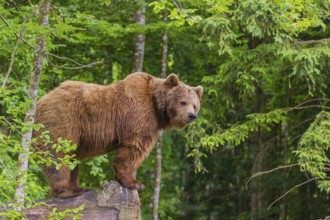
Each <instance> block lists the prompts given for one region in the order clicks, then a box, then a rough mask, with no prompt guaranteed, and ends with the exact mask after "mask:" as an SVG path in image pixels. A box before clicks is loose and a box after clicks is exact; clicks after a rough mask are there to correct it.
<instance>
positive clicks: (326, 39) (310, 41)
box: [294, 38, 330, 45]
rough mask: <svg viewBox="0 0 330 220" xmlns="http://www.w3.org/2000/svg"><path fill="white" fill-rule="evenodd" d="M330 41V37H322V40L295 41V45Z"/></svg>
mask: <svg viewBox="0 0 330 220" xmlns="http://www.w3.org/2000/svg"><path fill="white" fill-rule="evenodd" d="M328 41H330V38H325V39H320V40H306V41H295V42H294V44H295V45H306V44H315V43H326V42H328Z"/></svg>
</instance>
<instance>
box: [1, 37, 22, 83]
mask: <svg viewBox="0 0 330 220" xmlns="http://www.w3.org/2000/svg"><path fill="white" fill-rule="evenodd" d="M21 36H22V33H21V31H20V37H19V38H17V40H16V44H15V47H14V50H13V52H12V53H11V57H10V63H9V67H8V70H7V73H6V76H5V79H4V80H3V83H2V88H5V86H6V83H7V81H8V78H9V75H10V73H11V71H12V69H13V64H14V60H15V56H16V52H17V49H18V46H19V42H20V40H21Z"/></svg>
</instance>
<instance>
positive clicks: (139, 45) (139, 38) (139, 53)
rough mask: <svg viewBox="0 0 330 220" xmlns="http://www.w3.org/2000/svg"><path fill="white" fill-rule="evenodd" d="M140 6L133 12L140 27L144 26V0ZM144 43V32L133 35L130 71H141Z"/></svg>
mask: <svg viewBox="0 0 330 220" xmlns="http://www.w3.org/2000/svg"><path fill="white" fill-rule="evenodd" d="M140 4H141V6H140V8H139V9H138V10H136V11H135V13H134V21H135V22H136V23H138V24H139V25H140V26H141V27H143V26H145V23H146V17H145V11H146V8H145V2H144V0H141V1H140ZM144 45H145V34H144V33H140V34H137V35H136V36H135V37H134V57H133V68H132V72H133V73H134V72H141V71H142V68H143V59H144Z"/></svg>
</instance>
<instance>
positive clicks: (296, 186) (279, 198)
mask: <svg viewBox="0 0 330 220" xmlns="http://www.w3.org/2000/svg"><path fill="white" fill-rule="evenodd" d="M317 179H319V178H318V177H314V178H312V179H309V180H307V181H305V182H303V183H300V184H298V185H295V186H294V187H292V188H291V189H290V190H289V191H287V192H286V193H284V194H283V195H282V196H280V197H278V198H277V199H276V200H275V201H274V202H272V204H270V206H268V208H267V210H269V209H270V208H271V207H272V206H273V205H274V204H275V203H276V202H278V201H279V200H281V199H282V198H283V197H285V196H286V195H288V194H289V193H290V192H291V191H292V190H294V189H296V188H298V187H300V186H302V185H305V184H307V183H309V182H311V181H314V180H317Z"/></svg>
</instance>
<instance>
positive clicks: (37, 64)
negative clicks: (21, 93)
mask: <svg viewBox="0 0 330 220" xmlns="http://www.w3.org/2000/svg"><path fill="white" fill-rule="evenodd" d="M49 8H50V0H44V1H42V2H41V3H40V8H39V12H40V18H39V25H41V26H46V25H47V24H48V14H49ZM45 50H46V37H45V36H37V38H36V46H35V50H34V58H33V66H32V71H31V77H30V81H29V92H28V98H29V100H31V101H32V103H31V105H30V108H29V110H28V111H27V113H26V116H25V119H24V124H25V125H26V126H27V131H26V132H24V133H23V135H22V140H21V145H22V148H23V149H22V152H21V153H20V154H19V157H18V168H19V173H18V175H17V177H16V178H17V182H18V185H17V188H16V192H15V197H14V201H15V202H16V203H18V204H19V205H23V204H24V184H25V182H26V180H27V169H28V159H29V158H28V154H29V150H30V145H31V139H32V130H33V129H32V127H31V126H30V125H31V124H33V123H34V117H35V112H36V105H37V95H38V86H39V79H40V75H41V69H42V63H43V59H44V55H45Z"/></svg>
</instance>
